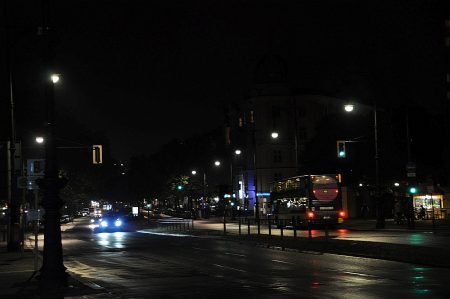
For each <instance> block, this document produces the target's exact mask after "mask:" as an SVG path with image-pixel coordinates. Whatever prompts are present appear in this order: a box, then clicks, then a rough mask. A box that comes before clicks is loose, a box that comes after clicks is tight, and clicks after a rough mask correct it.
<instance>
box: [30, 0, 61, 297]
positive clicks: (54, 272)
mask: <svg viewBox="0 0 450 299" xmlns="http://www.w3.org/2000/svg"><path fill="white" fill-rule="evenodd" d="M49 10H50V6H49V1H48V0H47V1H43V5H42V16H43V17H42V27H41V29H42V31H41V32H40V36H41V37H42V39H43V41H44V42H45V44H46V48H45V50H44V52H43V61H44V67H45V68H47V69H48V70H51V68H52V67H53V59H54V48H53V42H52V34H51V33H52V32H53V28H51V26H50V24H49V12H50V11H49ZM58 81H59V75H56V74H52V75H49V77H48V78H47V79H46V80H44V88H45V89H44V92H45V93H44V96H45V101H46V107H47V128H46V136H45V161H46V163H45V176H44V179H40V180H38V181H37V183H38V185H39V188H40V189H43V190H44V196H43V198H42V207H43V208H44V209H45V215H44V220H45V222H44V223H45V224H44V250H43V259H42V267H41V269H40V271H39V272H40V274H39V286H40V291H41V296H42V297H56V296H58V294H59V293H60V292H61V290H62V288H63V287H64V286H66V285H67V279H68V277H69V274H68V273H67V272H66V267H65V266H64V263H63V251H62V242H61V223H60V218H61V212H60V210H61V208H62V206H63V205H64V202H63V201H62V200H61V198H60V197H59V190H60V189H61V188H63V187H64V185H65V184H66V181H65V179H63V178H61V177H59V170H58V157H57V153H56V142H55V94H54V88H55V84H56V83H57V82H58Z"/></svg>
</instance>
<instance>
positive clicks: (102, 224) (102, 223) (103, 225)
mask: <svg viewBox="0 0 450 299" xmlns="http://www.w3.org/2000/svg"><path fill="white" fill-rule="evenodd" d="M100 225H101V226H102V227H108V222H107V221H106V220H103V221H102V222H100Z"/></svg>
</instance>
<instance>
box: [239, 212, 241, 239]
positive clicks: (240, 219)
mask: <svg viewBox="0 0 450 299" xmlns="http://www.w3.org/2000/svg"><path fill="white" fill-rule="evenodd" d="M240 235H241V217H239V236H240Z"/></svg>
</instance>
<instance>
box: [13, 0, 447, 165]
mask: <svg viewBox="0 0 450 299" xmlns="http://www.w3.org/2000/svg"><path fill="white" fill-rule="evenodd" d="M10 2H14V4H12V6H13V14H12V15H13V16H14V17H13V19H14V21H13V24H12V28H13V29H14V32H15V35H16V37H15V39H19V40H20V41H19V42H17V45H18V46H16V47H15V54H14V55H15V60H14V61H15V65H16V68H17V70H16V73H17V76H20V75H22V74H23V76H24V77H26V78H28V79H29V80H30V81H32V78H33V76H36V75H37V74H36V73H33V72H32V71H31V70H32V68H30V65H31V66H33V65H35V64H38V62H36V61H37V60H36V56H37V55H36V54H35V53H33V52H34V51H33V49H34V45H35V43H36V41H35V40H36V37H35V36H34V37H33V32H35V30H36V26H38V25H39V21H40V19H39V18H40V6H39V1H35V2H37V3H31V4H30V3H29V2H31V1H26V0H17V1H16V0H15V1H11V0H10ZM51 3H52V18H53V23H54V26H55V29H56V32H57V34H58V37H59V42H58V46H57V48H56V61H57V67H58V69H59V72H60V73H61V74H63V80H62V82H61V85H60V86H58V91H57V99H58V108H59V109H64V110H65V111H69V112H71V113H73V115H74V116H75V117H76V118H78V119H79V121H80V122H82V123H84V124H86V125H87V126H89V127H92V128H94V129H100V130H106V132H107V135H108V136H109V138H110V139H111V141H112V151H113V155H114V156H115V157H116V158H119V159H123V160H125V159H127V158H129V157H130V155H132V154H139V153H144V154H150V153H151V152H153V151H155V150H157V149H158V148H159V147H160V146H161V145H162V144H164V143H165V142H167V141H169V140H170V139H172V138H175V137H178V138H185V137H188V136H191V135H193V134H198V133H202V132H205V131H207V130H209V129H210V128H213V127H215V126H216V125H219V124H221V123H222V122H223V113H222V106H223V105H224V104H226V103H229V102H231V101H236V100H240V99H242V98H244V96H245V95H246V94H247V92H248V91H249V90H250V89H251V88H252V84H253V83H254V82H253V78H254V69H255V66H256V64H257V62H258V61H259V60H260V59H261V58H262V57H263V56H264V55H266V54H268V53H275V54H278V55H280V56H281V57H283V59H285V61H286V63H287V66H288V83H289V85H290V86H292V87H296V88H308V89H309V88H311V89H314V90H323V91H324V93H328V94H330V95H333V94H335V95H339V96H343V97H352V98H360V99H365V101H370V100H371V99H373V98H375V97H379V98H383V100H385V101H399V102H406V101H413V102H426V101H428V102H429V101H432V102H435V103H438V102H439V101H440V100H442V92H443V89H442V86H443V80H444V79H445V77H443V76H444V75H443V70H444V61H445V56H444V50H443V40H442V39H443V37H442V31H443V27H442V25H443V19H440V18H441V17H442V16H443V15H445V12H444V11H443V3H444V1H437V0H427V1H425V0H424V1H414V0H411V1H409V0H408V1H356V0H355V1H256V0H255V1H214V0H209V1H206V0H205V1H179V0H177V1H174V0H164V1H133V0H126V1H125V0H123V1H119V0H115V1H113V0H110V1H106V0H96V1H83V0H71V1H69V0H65V1H52V2H51ZM17 36H19V38H17ZM28 83H29V84H27V82H24V83H22V82H21V83H17V84H16V85H23V86H20V87H19V86H18V88H23V89H27V88H28V89H29V90H32V88H31V87H30V86H32V85H33V83H30V82H28ZM30 93H32V92H31V91H30V92H29V93H28V94H30ZM26 94H27V93H26V92H22V93H21V92H18V98H17V99H16V101H20V100H24V101H25V100H28V101H29V100H30V99H28V98H27V99H21V97H20V95H22V97H24V98H25V97H26V96H25V95H26ZM363 101H364V100H363Z"/></svg>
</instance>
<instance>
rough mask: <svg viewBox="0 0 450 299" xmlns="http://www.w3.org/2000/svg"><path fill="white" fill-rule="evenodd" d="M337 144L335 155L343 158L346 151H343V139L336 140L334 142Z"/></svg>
mask: <svg viewBox="0 0 450 299" xmlns="http://www.w3.org/2000/svg"><path fill="white" fill-rule="evenodd" d="M336 144H337V157H338V158H345V157H346V155H347V154H346V152H345V141H344V140H338V141H337V142H336Z"/></svg>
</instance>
